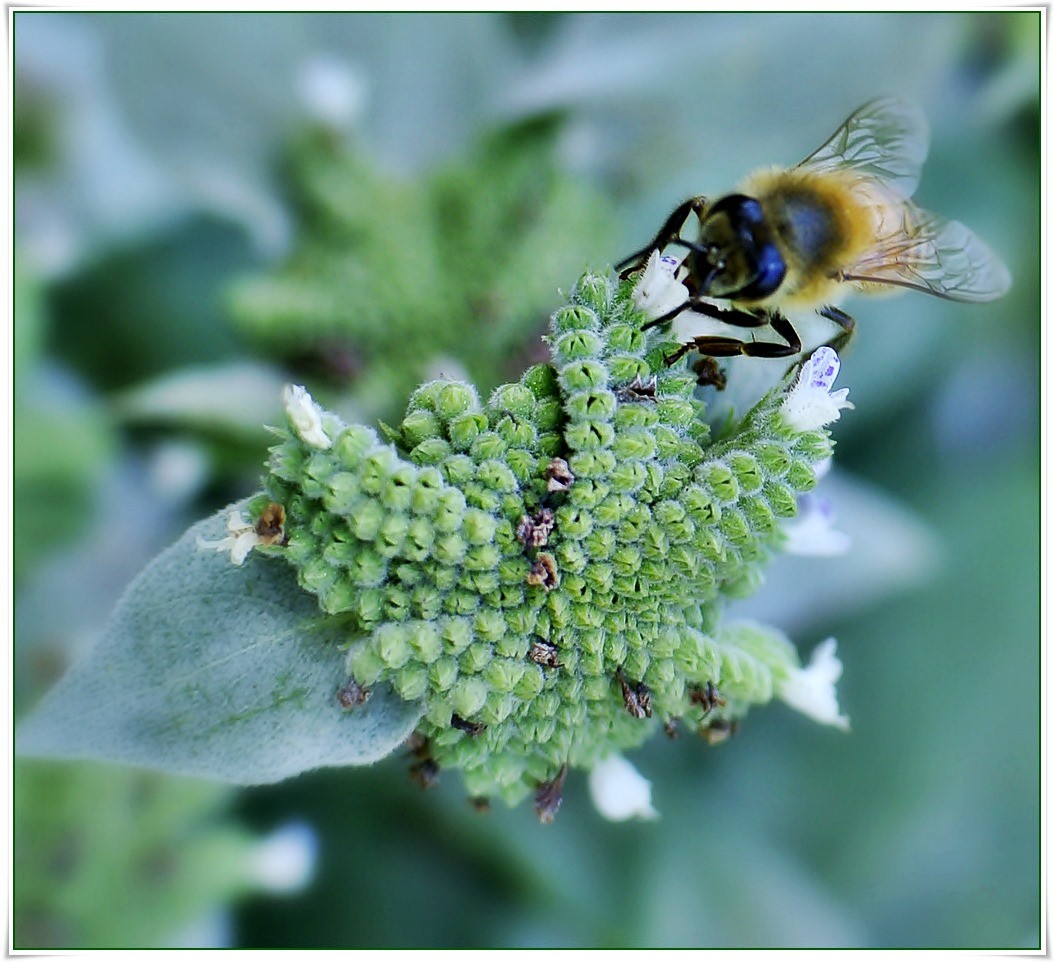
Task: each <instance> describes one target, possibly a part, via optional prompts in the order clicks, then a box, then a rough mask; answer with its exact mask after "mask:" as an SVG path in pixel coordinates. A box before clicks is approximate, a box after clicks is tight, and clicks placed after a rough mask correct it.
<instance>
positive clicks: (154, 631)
mask: <svg viewBox="0 0 1054 962" xmlns="http://www.w3.org/2000/svg"><path fill="white" fill-rule="evenodd" d="M245 504H246V502H239V503H238V504H235V505H232V506H231V508H229V509H226V510H224V511H221V512H219V513H218V514H216V515H213V516H212V517H211V518H209V519H207V520H206V521H203V522H200V523H199V524H196V525H194V526H193V527H192V528H191V529H190V530H189V531H187V532H186V533H185V534H184V535H183V537H182V538H180V539H179V541H177V542H176V543H175V544H174V545H173V546H172V547H170V548H168V549H167V550H166V551H164V552H163V553H162V554H161V555H159V556H158V557H157V558H156V559H155V560H154V561H153V562H152V563H151V564H150V565H149V566H148V567H147V568H146V569H145V570H144V571H143V572H142V573H141V574H140V575H139V577H138V578H137V579H136V580H135V581H134V582H133V583H132V584H131V586H130V587H129V588H128V590H127V592H126V593H125V595H124V597H123V598H122V599H121V601H120V602H119V603H118V605H117V608H116V611H115V612H114V615H113V618H112V620H111V621H110V624H109V626H108V627H107V629H106V630H105V632H104V633H103V636H102V638H101V639H100V640H99V641H98V643H97V644H96V645H95V646H94V647H93V648H92V650H91V651H90V652H89V653H88V654H87V656H86V657H85V658H84V659H83V660H82V661H80V662H79V663H77V664H75V665H74V666H73V668H72V669H71V670H70V671H69V672H68V673H67V674H66V675H65V677H63V678H62V680H61V681H60V682H59V683H58V684H57V685H56V686H55V687H54V688H53V689H52V690H51V691H50V692H48V694H47V695H45V696H44V698H43V699H42V700H41V702H40V704H39V705H37V707H36V708H35V709H34V711H33V712H32V713H31V714H30V716H29V717H28V718H27V719H26V720H25V722H24V723H23V724H22V726H21V728H20V729H19V731H18V733H17V744H16V748H17V750H18V752H19V753H20V754H21V755H33V756H40V757H49V758H96V759H105V760H109V761H116V762H123V763H126V764H131V765H138V766H142V767H147V768H154V769H160V770H162V771H167V772H172V773H175V774H183V775H195V776H199V777H202V778H211V779H216V780H219V781H224V782H233V783H237V784H243V785H254V784H264V783H268V782H276V781H280V780H281V779H284V778H288V777H290V776H292V775H296V774H298V773H300V772H303V771H308V770H310V769H314V768H320V767H323V766H331V765H361V764H366V763H369V762H374V761H377V760H378V759H380V758H383V757H384V756H385V755H388V754H389V753H390V752H391V751H392V750H394V749H395V748H396V746H398V745H399V743H400V742H402V741H403V740H404V739H405V738H406V737H407V736H408V735H409V734H410V732H411V731H412V730H413V728H414V726H415V725H416V723H417V720H418V717H419V714H420V713H419V711H418V710H417V709H416V707H415V706H414V705H413V704H409V703H404V702H402V701H401V700H399V699H398V698H396V697H395V696H394V695H391V694H389V693H388V692H386V691H384V690H381V689H380V688H378V689H377V690H375V691H374V692H373V693H372V696H371V697H370V698H369V700H368V701H367V702H366V703H365V704H364V705H362V706H359V707H358V708H355V709H352V710H350V711H344V710H342V709H341V707H340V706H339V705H338V704H337V700H336V693H337V690H338V689H339V687H340V685H341V682H342V681H343V679H344V677H345V671H344V653H343V651H342V650H341V649H340V647H339V643H340V641H341V640H342V639H341V638H340V637H339V636H338V635H336V634H335V633H334V632H333V631H332V630H327V628H326V627H325V623H324V622H320V619H319V611H318V608H317V606H316V604H315V600H314V598H313V597H312V596H311V595H309V594H308V593H307V592H304V591H302V590H301V589H300V588H299V587H298V586H297V584H296V579H295V576H294V574H293V572H292V569H290V568H289V567H287V566H286V565H285V564H283V563H282V562H281V561H280V560H277V559H272V558H263V557H260V556H259V555H257V554H256V553H251V554H250V556H249V557H248V558H247V559H246V561H245V563H244V564H243V565H242V566H241V567H238V566H235V565H233V564H232V563H231V561H230V558H229V556H228V554H227V553H226V552H223V551H215V550H208V549H205V550H202V549H200V548H199V547H198V544H197V541H198V538H199V537H201V538H204V539H211V540H219V539H221V538H222V537H223V536H224V535H225V534H226V521H227V517H228V515H229V513H230V511H231V510H238V509H239V508H240V509H243V511H244V508H245Z"/></svg>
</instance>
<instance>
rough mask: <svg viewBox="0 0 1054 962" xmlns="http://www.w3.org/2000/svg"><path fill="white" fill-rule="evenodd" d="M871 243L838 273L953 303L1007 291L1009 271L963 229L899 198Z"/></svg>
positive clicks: (991, 298)
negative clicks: (900, 200)
mask: <svg viewBox="0 0 1054 962" xmlns="http://www.w3.org/2000/svg"><path fill="white" fill-rule="evenodd" d="M883 221H884V223H883V225H882V228H881V230H880V232H879V239H878V241H877V242H876V243H875V245H874V246H873V247H872V248H871V249H870V250H869V251H868V252H867V254H865V255H864V257H862V258H861V259H860V260H859V261H857V262H856V263H855V264H853V266H852V267H850V268H849V269H848V270H846V271H845V272H844V273H843V274H842V278H843V279H844V280H847V281H862V282H865V283H872V284H892V285H894V286H897V287H910V288H913V289H914V290H917V291H923V292H924V293H927V294H936V295H937V296H938V297H946V298H948V299H949V300H952V301H993V300H995V299H996V298H997V297H1002V296H1003V294H1005V293H1006V292H1007V291H1008V290H1009V289H1010V280H1011V279H1010V271H1008V270H1007V268H1006V265H1005V264H1004V263H1003V262H1002V261H1001V260H1000V259H999V257H998V256H997V255H996V254H995V253H993V251H992V250H991V248H989V247H988V245H987V244H985V243H984V241H982V240H981V239H980V238H979V237H978V236H977V235H976V234H974V233H973V231H971V230H970V229H969V228H968V227H964V226H963V225H962V224H960V223H959V222H958V221H956V220H952V221H948V220H945V219H944V218H943V217H939V216H937V215H936V214H931V213H930V212H929V211H926V210H922V209H921V208H920V207H916V206H915V205H914V204H912V203H910V202H907V201H904V202H902V203H901V204H898V205H897V206H896V207H895V208H886V209H885V210H884V212H883Z"/></svg>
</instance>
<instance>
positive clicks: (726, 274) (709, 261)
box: [692, 194, 787, 300]
mask: <svg viewBox="0 0 1054 962" xmlns="http://www.w3.org/2000/svg"><path fill="white" fill-rule="evenodd" d="M699 247H701V248H704V251H699V250H696V251H695V252H694V253H693V254H692V273H693V275H694V276H695V277H696V278H697V280H698V282H699V285H700V290H699V293H700V294H710V295H712V296H714V297H729V298H731V297H735V298H742V299H745V300H761V299H762V298H765V297H768V296H769V295H770V294H772V293H773V292H774V291H775V290H776V289H777V288H778V287H779V286H780V284H781V283H782V282H783V278H784V277H785V276H786V274H787V265H786V262H785V261H784V260H783V255H782V254H781V253H780V251H779V248H778V247H777V246H776V244H775V243H774V242H773V240H772V231H771V230H770V229H769V227H768V225H767V224H766V222H765V216H764V213H763V211H762V209H761V204H759V203H758V202H757V201H756V200H755V199H754V198H753V197H746V196H744V195H743V194H729V196H727V197H723V198H721V199H720V200H719V201H717V202H716V203H715V204H714V205H713V206H712V207H711V208H710V209H709V210H708V211H707V212H706V217H705V218H704V220H703V225H702V229H701V231H700V234H699Z"/></svg>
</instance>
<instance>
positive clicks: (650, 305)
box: [633, 251, 688, 320]
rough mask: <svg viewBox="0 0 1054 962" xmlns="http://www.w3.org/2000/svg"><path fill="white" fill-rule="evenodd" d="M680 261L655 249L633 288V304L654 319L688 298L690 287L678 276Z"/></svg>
mask: <svg viewBox="0 0 1054 962" xmlns="http://www.w3.org/2000/svg"><path fill="white" fill-rule="evenodd" d="M680 266H681V265H680V262H679V261H678V260H677V258H675V257H662V256H660V255H659V252H658V251H652V252H651V256H650V257H649V258H648V263H647V264H646V265H645V266H644V271H643V273H642V274H641V276H640V280H639V281H637V286H636V287H634V288H633V304H634V306H635V307H636V308H637V310H638V311H641V312H642V313H643V314H645V315H646V316H647V317H649V318H651V319H653V320H654V319H655V318H657V317H662V316H663V315H664V314H669V313H670V311H672V310H674V309H676V308H678V307H680V306H681V305H682V304H683V303H684V302H685V301H686V300H688V288H687V287H685V286H684V284H682V283H681V282H680V281H679V280H678V279H677V273H678V271H679V269H680Z"/></svg>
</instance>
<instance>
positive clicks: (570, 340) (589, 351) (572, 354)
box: [553, 330, 604, 364]
mask: <svg viewBox="0 0 1054 962" xmlns="http://www.w3.org/2000/svg"><path fill="white" fill-rule="evenodd" d="M603 348H604V341H603V340H602V339H601V338H600V337H599V336H598V335H597V334H595V333H593V332H592V331H589V330H577V331H568V332H567V333H566V334H562V335H561V336H560V337H558V338H557V339H556V340H555V341H554V342H553V360H554V361H555V362H556V363H557V364H567V363H569V362H570V361H578V360H581V359H582V358H588V357H596V356H597V355H598V354H600V353H601V351H602V350H603Z"/></svg>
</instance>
